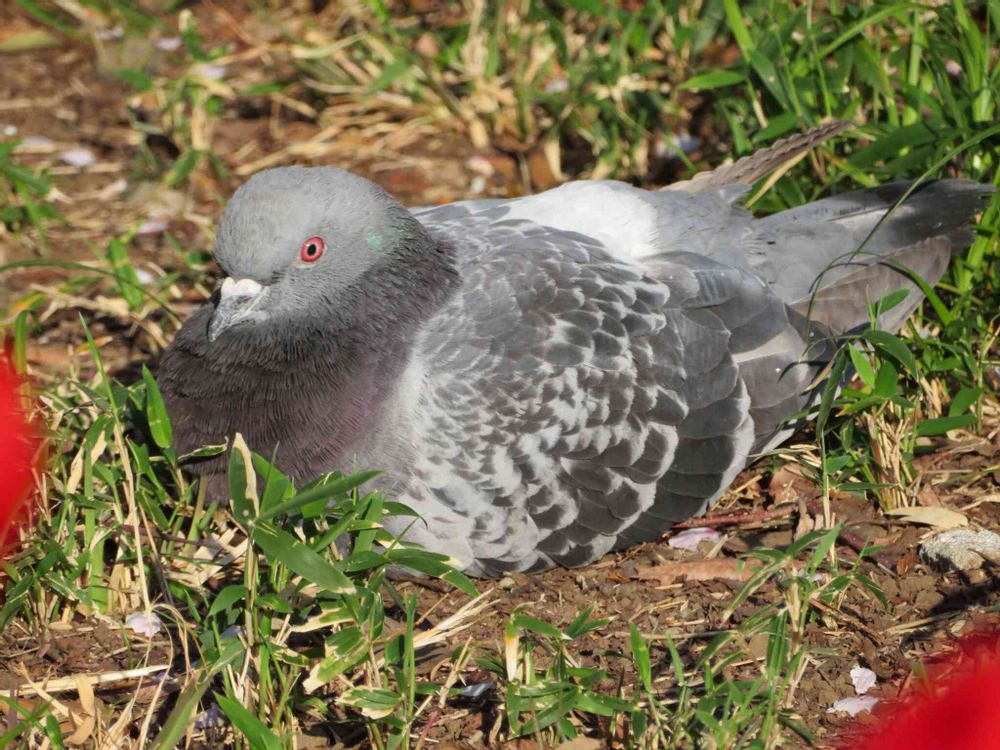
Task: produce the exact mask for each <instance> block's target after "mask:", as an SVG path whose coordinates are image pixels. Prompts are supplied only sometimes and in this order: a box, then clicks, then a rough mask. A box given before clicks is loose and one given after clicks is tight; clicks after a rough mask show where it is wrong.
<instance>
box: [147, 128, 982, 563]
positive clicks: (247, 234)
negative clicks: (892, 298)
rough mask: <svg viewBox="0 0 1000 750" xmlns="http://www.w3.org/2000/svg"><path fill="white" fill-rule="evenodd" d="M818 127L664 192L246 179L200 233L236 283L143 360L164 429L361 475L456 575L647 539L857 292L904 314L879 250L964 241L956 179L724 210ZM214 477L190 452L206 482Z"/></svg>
mask: <svg viewBox="0 0 1000 750" xmlns="http://www.w3.org/2000/svg"><path fill="white" fill-rule="evenodd" d="M838 127H839V126H838ZM828 130H829V132H824V133H821V134H820V135H817V136H814V137H813V138H812V140H810V139H809V138H808V137H805V136H804V137H802V138H800V139H799V140H797V141H794V142H792V143H790V144H785V145H784V146H783V147H782V148H781V149H777V150H775V153H772V154H771V155H765V157H763V158H760V159H757V160H756V161H751V162H749V163H745V164H744V165H743V166H742V167H740V168H739V169H732V170H730V171H729V173H728V175H729V176H726V173H720V174H718V175H716V176H715V177H714V178H701V179H696V180H694V181H691V182H690V183H689V184H688V186H687V187H683V188H682V189H679V190H672V191H671V190H668V191H660V192H647V191H644V190H640V189H637V188H633V187H630V186H628V185H625V184H622V183H615V182H609V181H601V182H577V183H570V184H568V185H565V186H563V187H561V188H557V189H554V190H551V191H548V192H547V193H543V194H541V195H538V196H534V197H531V198H525V199H518V200H511V201H467V202H462V203H456V204H452V205H449V206H443V207H439V208H425V209H419V210H414V211H413V212H408V211H406V210H405V209H403V208H402V207H401V206H399V204H397V203H396V202H395V201H393V200H392V199H391V198H389V197H388V196H387V195H386V194H385V193H384V192H383V191H381V190H380V189H379V188H377V187H375V186H374V185H372V184H371V183H369V182H367V181H365V180H362V179H361V178H359V177H355V176H353V175H349V174H348V173H346V172H342V171H340V170H333V169H328V168H321V169H311V170H307V169H299V168H288V169H278V170H269V171H266V172H263V173H260V174H259V175H256V176H255V177H254V178H252V179H251V180H250V181H249V182H248V183H247V184H246V185H245V186H244V187H243V188H241V189H240V190H239V191H237V193H236V195H235V196H234V198H233V200H232V202H231V203H230V205H229V206H228V207H227V210H226V212H225V215H224V216H223V219H222V223H221V226H220V230H219V233H218V238H217V245H216V257H217V258H218V260H219V263H220V265H221V266H222V268H223V269H224V271H226V273H227V274H228V275H229V276H230V277H233V278H235V279H240V280H241V281H238V282H237V281H233V282H227V286H225V287H224V288H223V290H222V292H221V293H220V295H217V297H216V298H215V299H213V301H212V302H211V303H210V304H209V305H206V306H205V307H204V308H203V309H202V310H200V311H199V312H197V313H196V314H195V315H194V316H192V318H191V319H190V320H189V321H188V322H187V323H186V324H185V325H184V327H183V328H182V330H181V331H180V332H179V334H178V335H177V337H176V339H175V341H174V342H173V344H172V345H171V347H170V349H169V350H168V352H167V355H166V356H165V357H164V361H163V364H162V367H161V372H160V385H161V388H162V390H163V392H164V396H165V398H166V401H167V405H168V408H169V410H170V413H171V416H172V418H173V420H174V426H175V435H176V440H177V443H178V447H179V449H181V450H189V449H192V448H194V447H196V446H198V445H200V444H204V443H214V442H221V441H222V440H223V439H225V438H227V437H231V436H232V435H233V434H234V433H235V432H236V431H239V432H242V433H243V434H244V436H245V437H246V439H247V441H248V443H249V444H250V446H251V447H252V448H253V449H254V450H256V451H258V452H261V453H264V454H266V455H271V454H272V453H273V454H275V455H276V458H277V463H278V465H279V466H280V467H281V468H283V469H284V470H286V471H288V472H289V473H291V474H292V475H293V476H294V477H295V478H296V479H298V480H300V481H302V480H308V479H311V478H313V477H314V476H316V475H318V474H320V473H322V472H326V471H331V470H333V469H351V468H352V467H358V468H381V469H385V470H386V473H385V476H384V479H383V480H381V481H382V485H381V488H382V489H383V490H384V491H386V492H387V493H389V494H391V495H392V496H393V497H394V498H395V499H398V500H400V501H402V502H404V503H406V504H408V505H410V506H411V507H413V508H414V509H415V510H416V511H418V512H419V513H420V514H421V515H422V517H423V521H424V523H423V524H418V525H415V526H414V527H412V528H411V529H410V530H409V531H408V536H409V538H410V539H412V540H413V541H416V542H419V543H421V544H424V545H425V546H427V547H429V548H431V549H434V550H438V551H442V552H446V553H448V554H450V555H451V556H452V557H454V558H455V560H456V561H457V562H458V564H459V565H460V566H461V567H462V568H464V569H465V570H466V571H467V572H469V573H472V574H476V575H499V574H501V573H503V572H504V571H507V570H536V569H541V568H545V567H549V566H551V565H555V564H559V565H580V564H585V563H587V562H590V561H592V560H594V559H596V558H597V557H599V556H601V555H603V554H605V553H606V552H608V551H609V550H611V549H614V548H622V547H625V546H628V545H630V544H634V543H636V542H639V541H643V540H649V539H654V538H656V537H657V536H659V535H660V534H662V533H663V532H664V531H665V530H666V529H667V528H669V526H670V525H671V524H672V523H674V522H676V521H679V520H681V519H683V518H686V517H689V516H691V515H695V514H699V513H703V512H704V511H705V510H706V509H707V508H708V507H710V505H711V504H712V503H713V502H714V501H715V500H716V499H717V498H718V497H719V496H720V495H721V493H722V492H723V491H724V490H725V488H726V487H727V486H728V484H729V483H730V482H731V481H732V479H733V478H734V477H735V475H736V474H737V473H738V472H739V471H740V470H741V469H742V468H743V467H744V466H745V465H746V463H747V462H748V460H750V458H751V457H752V456H753V455H754V453H755V452H758V451H761V450H763V449H765V448H767V447H769V446H771V445H773V444H774V443H775V442H776V441H778V440H780V439H782V437H783V434H784V433H783V432H782V423H783V421H784V420H785V419H787V418H788V417H789V416H791V415H792V414H794V413H796V412H798V411H799V410H801V409H802V408H804V407H805V406H806V405H807V404H808V403H809V400H810V398H812V397H813V394H812V393H810V392H809V390H808V388H809V385H810V383H811V382H812V381H813V380H814V378H815V377H816V375H817V373H818V372H819V371H820V369H821V367H822V365H823V363H824V361H825V360H827V359H828V358H829V356H830V355H831V353H832V351H833V349H834V347H833V344H832V343H831V342H830V341H829V340H828V338H829V337H831V336H834V337H835V336H836V335H837V334H841V333H844V332H847V331H850V330H854V329H856V328H857V327H858V326H861V325H863V324H864V323H865V321H866V320H867V303H868V302H873V301H875V300H877V299H879V298H880V297H882V296H884V295H885V294H887V293H889V292H891V291H893V290H894V289H897V288H900V287H907V288H909V289H911V292H912V293H911V294H910V295H909V297H908V299H907V302H906V304H905V305H903V306H901V307H899V308H896V309H895V310H893V311H891V312H890V317H887V318H886V320H884V321H882V322H883V323H884V324H887V325H891V326H898V325H899V324H900V323H901V322H902V320H903V317H902V316H905V315H908V314H909V313H910V312H912V310H913V309H914V308H915V306H916V304H918V302H919V290H918V289H917V288H916V286H915V285H913V284H912V282H909V281H908V279H907V278H906V276H905V275H903V274H901V273H900V272H899V271H898V270H896V269H895V268H894V267H893V265H892V264H893V263H902V264H903V265H905V266H907V267H909V268H912V269H914V270H916V271H917V272H919V273H921V274H922V275H923V276H924V278H926V279H927V280H928V281H930V282H934V281H936V280H937V279H938V278H939V277H940V275H941V274H942V273H943V271H944V269H945V268H946V265H947V262H948V258H949V257H950V254H951V253H952V252H953V251H954V250H956V249H960V248H961V247H962V246H963V245H964V244H965V243H967V240H968V234H967V230H966V229H964V227H965V226H966V224H967V223H968V220H969V218H970V217H971V216H972V214H973V213H974V212H975V211H976V210H978V208H979V207H980V206H981V205H982V197H983V196H984V195H985V194H986V193H987V188H985V187H984V186H981V185H977V184H975V183H970V182H963V181H957V180H944V181H939V182H935V183H930V184H927V185H924V186H920V187H919V188H918V189H917V190H915V191H914V193H913V195H912V196H911V197H910V199H909V200H908V201H907V202H906V203H905V204H904V205H903V206H902V207H900V208H899V209H897V210H896V211H895V212H894V213H892V214H891V215H890V216H889V217H888V218H884V217H885V216H886V213H887V210H888V209H889V208H890V207H891V206H892V205H893V203H894V202H895V201H896V200H897V199H898V198H899V197H900V196H901V195H902V193H903V192H904V190H905V189H906V188H905V186H898V185H889V186H883V187H880V188H876V189H874V190H863V191H857V192H853V193H847V194H845V195H842V196H836V197H833V198H828V199H825V200H821V201H817V202H816V203H813V204H809V205H808V206H804V207H802V208H799V209H794V210H792V211H786V212H784V213H781V214H776V215H774V216H771V217H767V218H764V219H754V218H753V217H752V216H751V215H750V214H749V213H748V212H746V211H745V210H744V209H742V208H741V207H740V206H739V205H738V200H739V198H740V197H741V196H742V195H744V194H745V192H746V190H747V187H746V185H743V184H740V183H741V182H744V181H746V180H752V179H756V178H757V177H759V173H760V170H761V169H768V168H773V167H774V166H776V165H777V164H778V163H780V162H781V161H783V160H784V159H786V158H788V156H789V154H791V155H792V156H794V155H796V154H798V153H800V152H801V150H802V149H803V148H806V147H808V144H809V143H812V142H815V141H816V140H818V139H820V138H821V137H825V136H827V135H830V134H832V133H833V132H836V131H837V127H831V128H828ZM807 135H808V134H807ZM713 174H714V173H713ZM880 220H881V225H880V226H879V228H878V231H876V232H875V233H874V234H872V230H873V229H875V227H876V225H878V224H879V222H880ZM870 234H872V236H871V237H869V235H870ZM310 237H320V238H323V239H324V241H325V245H326V248H327V249H326V252H325V253H324V255H323V257H322V258H319V259H318V260H316V261H315V262H312V261H307V260H306V256H305V255H304V254H303V255H302V256H301V259H300V258H299V248H300V246H303V243H304V241H306V240H307V238H310ZM866 239H867V241H866ZM862 243H864V247H863V252H862V253H861V254H852V251H854V250H856V249H857V248H858V246H859V245H861V244H862ZM303 253H305V250H303ZM817 280H818V281H817ZM210 330H211V331H212V336H211V337H210V335H209V332H210ZM810 344H812V345H810ZM224 468H225V466H224V462H223V461H222V460H220V459H216V460H214V461H209V462H206V463H204V464H202V465H201V466H200V467H199V469H198V470H200V471H202V472H203V473H205V474H207V475H209V476H210V477H212V481H211V484H212V487H213V490H214V491H215V492H216V493H217V494H224V487H225V484H224V481H223V479H224V478H223V474H222V473H223V472H224ZM398 530H402V529H401V528H400V529H398Z"/></svg>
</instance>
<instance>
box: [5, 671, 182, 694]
mask: <svg viewBox="0 0 1000 750" xmlns="http://www.w3.org/2000/svg"><path fill="white" fill-rule="evenodd" d="M169 668H170V665H169V664H156V665H154V666H152V667H140V668H138V669H126V670H124V671H120V672H105V673H103V674H91V675H74V676H73V677H60V678H59V679H57V680H48V681H46V682H41V683H39V684H35V683H34V682H26V683H24V684H22V685H19V686H18V687H17V688H15V690H16V691H17V693H19V694H21V695H25V694H28V695H42V694H43V693H65V692H67V691H70V690H77V689H78V688H77V680H80V679H82V680H85V681H86V682H87V683H88V684H89V685H92V686H94V687H97V686H99V685H107V684H108V683H111V682H124V681H126V680H135V679H138V678H140V677H146V676H148V675H151V674H155V673H156V672H164V671H166V670H167V669H169ZM8 694H10V693H8ZM12 697H13V696H12Z"/></svg>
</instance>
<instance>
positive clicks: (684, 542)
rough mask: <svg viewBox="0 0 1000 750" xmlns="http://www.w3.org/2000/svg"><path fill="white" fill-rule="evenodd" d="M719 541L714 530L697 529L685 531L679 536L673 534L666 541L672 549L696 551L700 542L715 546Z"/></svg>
mask: <svg viewBox="0 0 1000 750" xmlns="http://www.w3.org/2000/svg"><path fill="white" fill-rule="evenodd" d="M717 541H719V532H717V531H716V530H715V529H708V528H697V529H685V530H684V531H682V532H680V533H679V534H675V535H674V536H672V537H670V539H668V540H667V544H668V545H670V546H671V547H673V548H674V549H686V550H696V549H698V545H699V544H701V543H702V542H709V543H711V544H715V543H716V542H717Z"/></svg>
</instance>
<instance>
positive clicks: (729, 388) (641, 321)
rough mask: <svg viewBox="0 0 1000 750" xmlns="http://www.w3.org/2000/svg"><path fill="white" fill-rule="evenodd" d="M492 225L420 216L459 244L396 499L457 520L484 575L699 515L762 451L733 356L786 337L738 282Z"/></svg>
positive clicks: (588, 243) (706, 262)
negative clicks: (406, 481) (410, 457)
mask: <svg viewBox="0 0 1000 750" xmlns="http://www.w3.org/2000/svg"><path fill="white" fill-rule="evenodd" d="M504 214H505V210H504V209H503V208H502V207H495V206H490V207H486V208H480V209H477V208H476V207H475V204H465V205H464V206H451V207H446V208H442V209H439V210H436V211H432V212H429V213H425V214H422V215H421V219H422V220H423V221H425V222H426V223H427V224H428V225H429V226H430V227H432V228H433V230H434V231H435V232H437V233H438V234H439V235H440V236H441V237H442V238H443V239H444V241H450V242H453V243H455V244H456V245H459V246H461V247H462V253H461V255H460V257H461V264H462V268H461V271H462V275H463V286H462V289H461V291H460V293H459V294H458V295H457V296H456V297H455V298H453V299H452V301H451V302H450V303H449V304H448V305H446V307H445V308H444V309H443V310H442V311H441V312H440V313H439V314H438V315H437V316H435V317H434V318H433V319H432V320H431V321H430V323H429V325H427V326H426V327H425V330H424V331H423V334H422V337H421V341H420V344H419V352H418V358H419V365H418V367H419V380H420V382H421V384H422V387H421V397H420V400H419V407H418V409H417V417H416V427H415V433H416V434H415V436H414V440H415V441H417V444H419V445H421V446H422V448H421V450H420V451H419V458H418V459H417V461H416V465H415V466H414V467H413V468H412V471H411V475H412V477H413V481H412V482H411V486H410V487H408V488H407V492H408V494H409V495H411V496H413V499H414V500H417V501H418V502H415V505H416V507H418V509H420V510H421V512H422V513H423V514H424V515H425V517H427V516H431V517H436V518H437V519H439V520H440V519H441V518H443V517H451V518H459V519H461V523H456V524H451V525H449V524H442V525H437V526H436V528H437V529H438V530H439V531H438V533H441V534H445V533H446V534H448V535H449V536H450V537H456V536H460V537H461V542H460V543H461V544H467V545H468V550H467V551H465V552H464V553H463V554H460V555H458V557H459V558H461V557H465V556H471V557H472V558H473V560H474V562H473V561H466V560H463V562H465V563H466V565H467V567H468V568H469V569H470V570H471V571H472V572H475V573H478V574H486V575H497V574H500V573H502V572H503V571H505V570H530V569H534V568H542V567H549V566H551V565H552V564H553V563H557V564H562V565H580V564H585V563H587V562H590V561H591V560H593V559H596V558H597V557H599V556H601V555H603V554H604V553H605V552H607V551H608V550H609V549H611V548H613V547H615V546H624V545H626V544H631V543H634V542H635V541H638V540H640V539H649V538H655V537H656V536H659V535H660V534H661V533H662V532H663V531H664V530H665V529H666V528H668V527H669V526H670V524H671V523H673V522H676V521H677V520H680V519H682V518H685V517H688V516H690V515H693V514H696V513H701V512H704V510H705V509H706V508H707V507H708V505H709V504H710V503H711V502H712V501H714V500H715V499H716V498H717V497H718V496H719V495H720V494H721V492H722V491H723V490H724V489H725V487H726V486H727V485H728V484H729V482H731V481H732V479H733V477H734V476H735V475H736V473H737V472H738V471H739V470H740V469H742V468H743V466H744V465H745V463H746V460H747V456H748V454H749V453H750V451H751V450H752V448H753V446H754V444H755V443H756V442H759V436H758V435H756V433H755V429H754V419H753V416H752V413H751V412H752V403H751V398H752V396H751V392H750V390H749V389H748V386H747V384H746V383H744V382H743V378H742V377H741V367H742V365H741V364H740V362H739V361H738V358H740V357H743V358H744V360H746V361H750V360H752V359H754V356H753V355H752V353H753V352H754V351H755V350H756V349H760V350H761V351H765V350H766V347H767V346H768V345H769V344H770V343H771V342H772V341H773V340H774V339H775V338H776V337H779V336H780V335H782V334H785V333H787V332H786V330H785V329H790V324H789V322H788V318H787V316H786V311H785V307H784V304H783V303H781V302H780V300H777V299H776V298H775V297H774V295H773V294H771V293H770V292H769V290H768V288H767V287H766V285H764V284H763V283H762V282H761V281H760V280H759V279H757V278H756V277H755V276H753V275H752V274H750V273H748V272H746V271H741V270H739V269H734V268H729V267H725V266H722V265H720V264H718V263H716V262H714V261H712V260H710V259H707V258H704V257H701V256H698V255H695V254H691V253H665V254H662V255H658V256H656V257H655V258H652V259H650V262H649V263H648V264H644V265H641V266H640V265H638V264H635V263H630V262H626V261H621V260H618V259H617V258H616V257H615V256H612V255H611V254H610V253H608V252H607V250H606V248H605V247H604V246H603V245H602V244H601V243H599V242H597V241H596V240H594V239H592V238H589V237H586V236H584V235H580V234H576V233H573V232H567V231H559V230H554V229H552V228H549V227H544V226H540V225H538V224H536V223H533V222H530V221H524V220H510V219H505V218H504ZM792 333H793V335H791V336H790V337H789V338H790V340H796V336H795V334H794V331H793V332H792ZM797 340H798V343H799V345H800V347H799V350H798V351H795V352H794V354H791V353H788V354H786V355H784V356H785V360H787V361H786V362H784V365H786V366H787V365H790V364H791V363H792V362H793V361H796V360H797V358H798V355H799V354H801V339H797ZM788 351H789V352H791V349H788ZM772 354H774V352H772ZM778 354H780V353H778ZM798 374H799V375H802V373H798ZM785 386H786V387H785V391H787V392H788V393H792V392H794V393H795V395H796V396H797V395H798V391H800V390H801V388H799V383H798V382H796V383H795V384H794V385H789V383H786V384H785ZM785 395H787V393H786V394H785ZM786 406H787V405H786ZM789 408H790V410H791V411H794V408H792V407H789ZM432 543H433V541H432ZM456 543H458V542H457V541H453V540H445V539H438V540H437V543H436V544H435V545H434V546H436V547H438V548H440V547H442V545H444V546H445V548H448V549H453V548H454V546H455V544H456Z"/></svg>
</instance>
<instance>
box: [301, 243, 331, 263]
mask: <svg viewBox="0 0 1000 750" xmlns="http://www.w3.org/2000/svg"><path fill="white" fill-rule="evenodd" d="M324 250H326V243H325V242H324V241H323V238H322V237H310V238H309V239H308V240H306V241H305V242H303V243H302V249H301V250H300V251H299V257H301V258H302V260H303V261H305V262H306V263H315V262H316V261H317V260H319V259H320V258H321V257H322V255H323V251H324Z"/></svg>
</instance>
